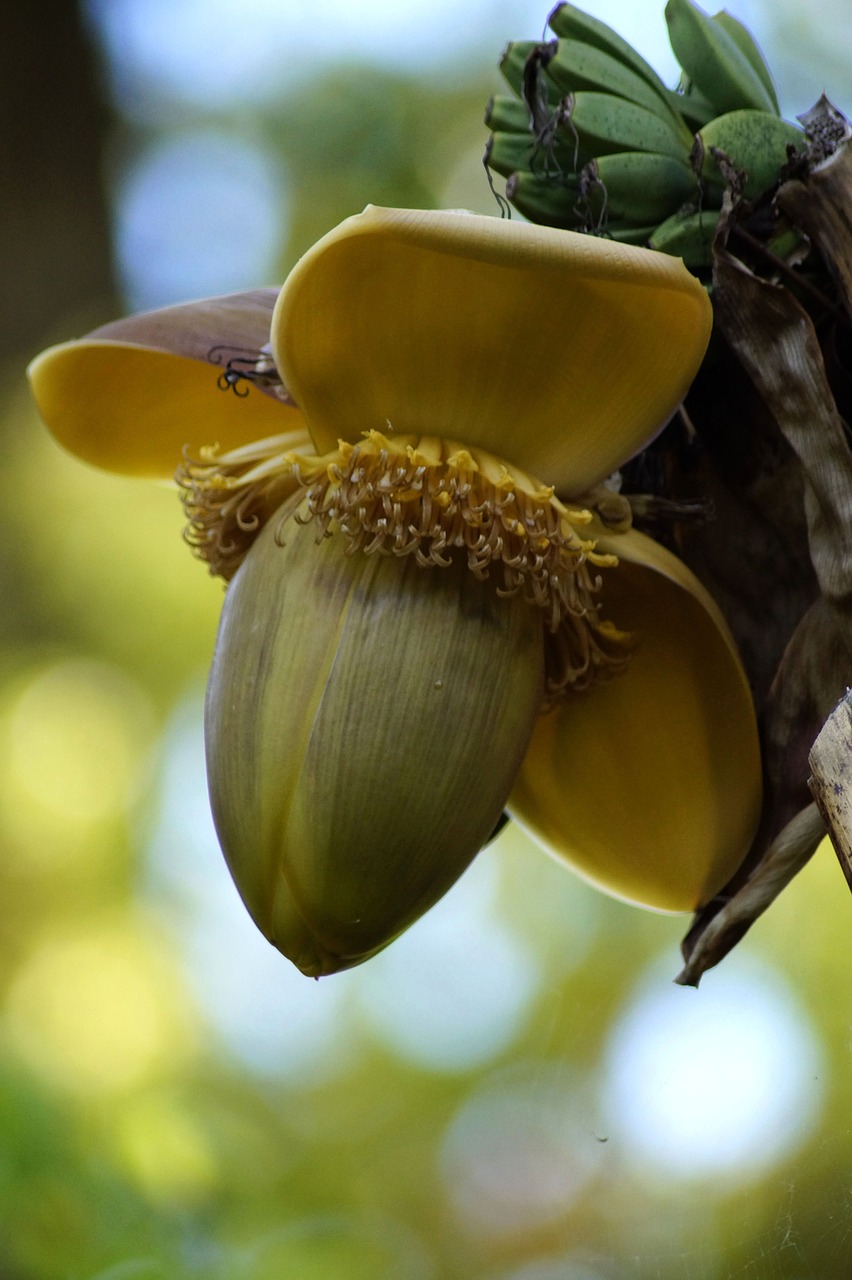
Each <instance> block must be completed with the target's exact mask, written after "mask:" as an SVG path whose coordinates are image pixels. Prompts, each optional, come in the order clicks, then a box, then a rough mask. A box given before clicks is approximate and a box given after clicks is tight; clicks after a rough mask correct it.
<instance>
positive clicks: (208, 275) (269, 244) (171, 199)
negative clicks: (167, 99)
mask: <svg viewBox="0 0 852 1280" xmlns="http://www.w3.org/2000/svg"><path fill="white" fill-rule="evenodd" d="M201 191H203V192H204V196H203V199H199V192H201ZM286 216H287V201H286V187H285V183H284V180H283V177H282V174H281V172H280V168H279V166H278V165H277V164H276V162H275V161H274V160H273V158H272V156H271V155H270V153H269V151H268V150H267V149H265V148H263V147H261V146H259V145H258V144H257V143H253V142H252V141H251V140H250V139H249V138H246V137H245V135H244V134H239V133H235V132H230V133H228V132H224V131H222V130H218V131H214V130H213V129H203V130H201V129H197V130H194V131H184V132H182V133H179V134H177V135H175V136H167V137H165V138H160V139H158V140H157V141H155V142H153V143H151V144H150V145H149V146H147V147H145V148H143V149H142V150H141V151H139V152H138V153H137V154H136V155H135V156H134V157H133V159H132V160H131V161H130V163H129V165H128V166H127V167H126V168H125V169H124V170H123V171H122V173H121V175H120V177H119V181H118V182H117V184H116V190H115V245H116V254H117V257H118V267H119V272H120V274H121V278H122V282H123V287H124V293H125V295H126V297H127V302H128V306H129V308H130V309H131V310H135V311H146V310H150V309H152V308H154V307H162V306H168V305H169V304H170V303H173V302H185V301H186V300H187V299H190V298H206V297H212V296H214V295H216V294H223V293H235V292H236V291H237V290H239V289H246V288H251V287H253V286H255V285H266V284H273V283H274V282H275V275H276V259H277V255H278V254H279V253H280V249H281V245H282V243H283V240H284V236H285V235H286V225H287V224H286Z"/></svg>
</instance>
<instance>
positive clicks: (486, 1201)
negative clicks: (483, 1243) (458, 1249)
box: [440, 1061, 600, 1239]
mask: <svg viewBox="0 0 852 1280" xmlns="http://www.w3.org/2000/svg"><path fill="white" fill-rule="evenodd" d="M589 1101H590V1091H589V1088H588V1086H587V1084H586V1083H585V1082H584V1080H583V1079H582V1078H581V1077H580V1076H579V1075H578V1074H577V1072H576V1071H575V1070H574V1069H572V1068H571V1067H570V1066H568V1065H566V1064H561V1063H558V1064H555V1063H548V1062H535V1061H531V1062H529V1063H517V1064H515V1065H513V1066H512V1067H508V1068H505V1069H504V1070H502V1071H498V1072H497V1073H495V1074H494V1075H492V1076H491V1077H489V1078H487V1079H486V1080H485V1081H483V1082H482V1083H480V1084H478V1085H477V1086H476V1087H475V1088H474V1089H473V1090H472V1091H471V1093H470V1095H469V1096H468V1098H467V1099H466V1100H465V1101H464V1102H463V1103H462V1105H461V1107H460V1108H459V1110H458V1112H457V1114H456V1115H455V1116H454V1117H453V1120H452V1123H451V1124H450V1126H449V1128H448V1129H447V1132H446V1134H445V1135H444V1139H443V1142H442V1144H441V1150H440V1168H441V1174H442V1176H443V1180H444V1183H445V1186H446V1190H447V1194H448V1196H449V1198H450V1201H451V1203H452V1205H453V1207H454V1209H455V1211H456V1213H457V1214H458V1216H459V1219H460V1220H461V1222H462V1224H463V1226H464V1227H465V1229H466V1230H468V1231H470V1232H472V1233H473V1234H478V1235H481V1236H483V1237H487V1238H491V1239H494V1238H498V1239H499V1238H501V1237H504V1238H505V1237H509V1238H511V1237H517V1236H520V1235H523V1234H524V1233H526V1232H530V1231H533V1230H535V1229H536V1228H540V1227H543V1226H547V1225H549V1224H551V1223H553V1222H555V1221H558V1220H560V1219H562V1218H564V1217H565V1216H566V1215H567V1214H568V1213H569V1212H570V1210H571V1207H572V1205H573V1204H574V1202H575V1201H576V1199H577V1197H578V1196H579V1195H580V1193H581V1192H582V1191H583V1189H584V1188H585V1186H586V1184H587V1183H588V1181H589V1179H590V1178H591V1177H592V1176H593V1175H594V1173H595V1171H596V1170H597V1168H598V1165H599V1162H600V1144H599V1142H598V1139H597V1138H596V1136H595V1134H594V1132H593V1129H592V1126H591V1124H590V1120H589V1115H590V1112H589Z"/></svg>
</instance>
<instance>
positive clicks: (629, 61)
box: [547, 4, 671, 101]
mask: <svg viewBox="0 0 852 1280" xmlns="http://www.w3.org/2000/svg"><path fill="white" fill-rule="evenodd" d="M547 24H548V26H549V27H550V29H551V31H552V32H553V34H554V35H556V36H558V37H559V38H560V40H561V39H565V40H578V41H581V42H582V43H583V44H586V45H591V46H592V48H594V49H600V50H601V51H602V52H603V53H606V54H609V56H610V57H611V58H615V59H617V61H618V62H620V63H621V64H622V66H625V67H629V68H630V70H631V71H633V72H635V74H636V75H638V76H641V77H642V79H643V80H645V81H646V83H647V84H649V85H650V86H651V88H652V89H654V90H655V91H656V92H657V93H658V94H659V95H660V97H662V98H663V99H665V100H666V101H668V99H669V97H670V96H671V91H670V90H669V89H667V88H666V86H665V85H664V84H663V82H662V80H661V79H660V77H659V76H658V75H657V73H656V71H655V70H654V69H653V67H651V66H649V65H648V63H647V62H646V61H645V59H644V58H643V57H642V56H641V55H640V54H638V53H637V52H636V50H635V49H634V48H633V46H632V45H631V44H628V43H627V41H626V40H625V39H624V38H623V36H620V35H619V34H618V32H617V31H613V29H612V27H608V26H607V24H606V23H605V22H601V20H600V18H593V17H592V15H591V14H590V13H584V11H583V10H582V9H578V8H577V7H576V5H573V4H558V5H557V6H556V8H555V9H554V10H553V12H552V13H551V15H550V17H549V18H548V19H547Z"/></svg>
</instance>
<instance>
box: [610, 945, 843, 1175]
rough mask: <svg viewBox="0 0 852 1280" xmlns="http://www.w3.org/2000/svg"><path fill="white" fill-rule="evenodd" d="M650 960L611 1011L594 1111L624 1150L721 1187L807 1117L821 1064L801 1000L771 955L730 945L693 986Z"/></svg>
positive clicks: (807, 1126) (787, 1140)
mask: <svg viewBox="0 0 852 1280" xmlns="http://www.w3.org/2000/svg"><path fill="white" fill-rule="evenodd" d="M665 979H666V973H665V971H664V968H663V966H662V965H660V964H655V965H653V966H652V968H651V969H650V971H649V973H647V974H646V975H645V976H644V978H643V979H641V980H640V982H639V984H638V986H637V988H636V990H635V991H634V992H633V993H632V995H631V997H630V998H629V1000H628V1002H627V1005H626V1007H625V1009H624V1010H623V1012H622V1013H621V1015H620V1016H619V1017H618V1018H617V1019H616V1021H615V1025H614V1027H613V1030H612V1034H611V1038H610V1042H609V1045H608V1049H607V1055H606V1065H605V1084H604V1102H603V1114H604V1116H605V1124H606V1125H607V1126H608V1128H609V1127H611V1129H612V1131H613V1132H615V1133H617V1134H618V1141H619V1144H620V1145H622V1146H623V1148H624V1150H625V1153H626V1154H627V1156H628V1158H629V1159H632V1160H635V1161H637V1162H638V1163H640V1164H642V1165H645V1166H646V1167H647V1168H648V1170H650V1171H653V1172H655V1173H657V1174H659V1175H661V1176H664V1177H669V1178H676V1179H678V1180H682V1179H684V1178H711V1177H717V1176H720V1175H722V1176H724V1179H725V1182H726V1185H727V1186H728V1187H729V1188H730V1187H731V1186H732V1185H735V1184H737V1183H741V1182H742V1183H745V1182H748V1181H750V1180H752V1179H754V1178H756V1177H759V1176H760V1175H761V1174H763V1173H765V1171H766V1170H767V1168H770V1167H771V1166H772V1165H773V1164H775V1163H776V1162H778V1161H779V1160H781V1159H783V1158H784V1157H785V1156H786V1155H788V1154H789V1153H790V1152H792V1151H795V1150H796V1148H797V1147H798V1146H799V1145H800V1144H801V1143H802V1142H803V1141H804V1140H805V1139H806V1138H807V1137H808V1135H809V1134H810V1133H811V1131H812V1130H813V1127H814V1125H815V1124H816V1122H817V1120H818V1118H819V1113H820V1103H821V1100H822V1096H823V1092H824V1087H825V1086H824V1071H825V1064H824V1062H823V1058H822V1052H821V1050H820V1046H819V1043H818V1040H817V1037H816V1034H815V1032H814V1029H813V1028H812V1026H811V1023H810V1019H809V1018H808V1016H807V1014H806V1012H805V1010H804V1009H803V1008H801V1007H800V1006H799V1003H798V1001H797V1000H796V998H795V996H794V995H793V993H792V991H791V990H790V988H789V987H788V986H787V984H786V983H785V982H784V980H783V979H782V978H781V976H780V975H779V974H778V973H777V972H776V971H775V970H773V969H772V968H770V967H769V965H766V964H760V963H758V962H756V961H754V960H750V959H744V958H743V957H742V956H741V955H739V954H738V955H735V956H733V957H731V958H730V960H728V961H727V962H726V965H725V967H724V968H722V969H721V970H720V971H719V972H718V973H712V974H710V975H709V976H708V977H707V978H705V980H704V984H703V985H702V988H701V991H700V993H698V992H695V991H694V990H691V989H688V988H683V987H675V986H672V985H671V984H670V983H666V980H665Z"/></svg>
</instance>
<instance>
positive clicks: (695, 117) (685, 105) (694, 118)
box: [676, 83, 718, 129]
mask: <svg viewBox="0 0 852 1280" xmlns="http://www.w3.org/2000/svg"><path fill="white" fill-rule="evenodd" d="M676 97H677V104H678V111H679V112H680V114H681V115H682V116H683V118H684V120H685V121H686V123H687V124H688V125H689V126H690V127H691V128H692V129H701V128H702V127H703V126H704V125H705V124H707V122H708V121H709V120H712V119H713V117H714V116H715V115H717V114H718V113H717V111H716V108H715V107H714V106H713V104H712V102H708V101H707V99H706V98H705V97H704V95H703V94H700V93H699V92H698V90H697V89H696V88H695V85H693V84H689V83H687V84H686V85H685V86H684V87H683V89H682V90H681V91H680V92H679V93H678V94H676Z"/></svg>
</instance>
